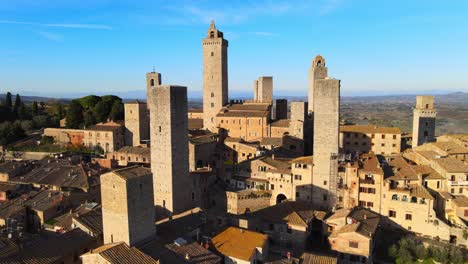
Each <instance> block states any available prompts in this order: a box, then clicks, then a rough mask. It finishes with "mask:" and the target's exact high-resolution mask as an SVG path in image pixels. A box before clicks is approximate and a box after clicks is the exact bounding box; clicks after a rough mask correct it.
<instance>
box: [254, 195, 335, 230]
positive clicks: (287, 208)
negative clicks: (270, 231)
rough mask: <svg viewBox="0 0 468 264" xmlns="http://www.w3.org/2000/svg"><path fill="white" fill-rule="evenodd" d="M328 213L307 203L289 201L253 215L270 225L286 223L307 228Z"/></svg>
mask: <svg viewBox="0 0 468 264" xmlns="http://www.w3.org/2000/svg"><path fill="white" fill-rule="evenodd" d="M325 215H326V212H323V211H317V210H314V208H313V206H312V205H311V204H310V203H307V202H300V201H295V202H293V201H287V202H282V203H280V204H277V205H273V206H270V207H267V208H264V209H261V210H259V211H257V212H254V213H253V214H251V216H252V217H254V218H260V219H262V220H263V221H265V222H270V223H285V224H291V225H297V226H303V227H307V225H308V223H309V222H310V221H312V220H313V219H315V218H316V219H323V218H324V217H325Z"/></svg>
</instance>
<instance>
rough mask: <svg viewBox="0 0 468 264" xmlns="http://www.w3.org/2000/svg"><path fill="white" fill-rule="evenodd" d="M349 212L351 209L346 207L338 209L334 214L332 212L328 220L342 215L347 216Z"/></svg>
mask: <svg viewBox="0 0 468 264" xmlns="http://www.w3.org/2000/svg"><path fill="white" fill-rule="evenodd" d="M349 213H350V210H349V209H344V208H343V209H338V210H336V211H335V213H334V214H332V215H331V216H330V217H328V218H327V221H328V220H333V219H338V218H342V217H347V216H348V214H349Z"/></svg>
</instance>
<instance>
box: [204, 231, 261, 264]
mask: <svg viewBox="0 0 468 264" xmlns="http://www.w3.org/2000/svg"><path fill="white" fill-rule="evenodd" d="M267 241H268V236H267V235H264V234H261V233H257V232H253V231H249V230H245V229H241V228H237V227H228V228H227V229H226V230H224V231H223V232H221V233H219V234H218V235H216V236H215V237H213V239H212V240H211V242H212V243H213V246H214V247H215V248H216V250H217V251H218V252H219V253H221V254H223V255H225V256H229V257H234V258H237V259H242V260H245V261H250V260H251V258H252V256H253V255H254V254H255V251H256V250H257V248H262V247H263V245H264V244H265V243H266V242H267Z"/></svg>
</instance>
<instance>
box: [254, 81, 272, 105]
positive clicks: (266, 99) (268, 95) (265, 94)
mask: <svg viewBox="0 0 468 264" xmlns="http://www.w3.org/2000/svg"><path fill="white" fill-rule="evenodd" d="M253 100H254V101H257V102H260V103H272V101H273V77H271V76H261V77H259V78H258V80H255V81H254V98H253Z"/></svg>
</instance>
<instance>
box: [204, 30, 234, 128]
mask: <svg viewBox="0 0 468 264" xmlns="http://www.w3.org/2000/svg"><path fill="white" fill-rule="evenodd" d="M202 43H203V127H204V128H205V129H209V130H211V131H216V120H215V119H216V115H217V114H218V112H219V110H221V108H222V107H223V106H224V105H226V104H227V103H228V61H227V60H228V57H227V48H228V41H227V40H225V39H224V38H223V32H221V31H219V30H218V29H216V26H215V24H214V22H213V21H212V22H211V25H210V28H209V29H208V33H207V36H206V38H204V39H203V41H202Z"/></svg>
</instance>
